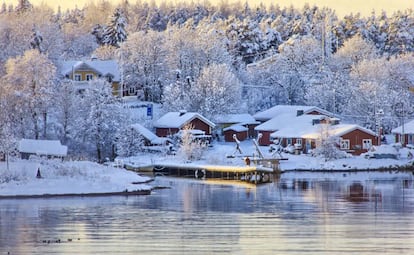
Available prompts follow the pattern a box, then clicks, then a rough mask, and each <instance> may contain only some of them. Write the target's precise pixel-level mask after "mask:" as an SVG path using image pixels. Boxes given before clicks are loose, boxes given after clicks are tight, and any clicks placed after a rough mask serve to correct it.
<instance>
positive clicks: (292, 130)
mask: <svg viewBox="0 0 414 255" xmlns="http://www.w3.org/2000/svg"><path fill="white" fill-rule="evenodd" d="M325 118H328V117H326V116H325V115H301V116H298V117H292V116H291V115H290V114H283V115H281V116H279V117H277V118H273V119H271V120H269V121H266V122H265V123H263V124H261V125H259V126H257V127H256V128H255V129H256V130H257V131H272V130H273V131H275V132H274V133H272V134H271V136H272V137H273V135H274V134H275V137H300V135H303V134H306V133H310V132H314V131H315V130H316V129H317V128H318V126H319V125H317V124H314V123H313V121H314V120H319V121H320V120H323V119H325Z"/></svg>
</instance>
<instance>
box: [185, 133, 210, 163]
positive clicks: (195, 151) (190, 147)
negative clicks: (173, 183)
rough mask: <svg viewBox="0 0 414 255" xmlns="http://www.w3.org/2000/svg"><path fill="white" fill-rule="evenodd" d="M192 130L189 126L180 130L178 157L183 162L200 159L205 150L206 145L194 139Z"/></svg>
mask: <svg viewBox="0 0 414 255" xmlns="http://www.w3.org/2000/svg"><path fill="white" fill-rule="evenodd" d="M193 129H194V127H193V126H191V125H187V126H185V127H184V128H183V129H182V135H181V137H180V147H179V149H178V156H179V157H182V158H183V159H184V160H185V161H192V160H199V159H201V157H202V156H203V153H204V151H205V150H206V149H207V144H205V143H203V142H202V141H200V140H196V139H194V136H193V134H192V133H191V130H193Z"/></svg>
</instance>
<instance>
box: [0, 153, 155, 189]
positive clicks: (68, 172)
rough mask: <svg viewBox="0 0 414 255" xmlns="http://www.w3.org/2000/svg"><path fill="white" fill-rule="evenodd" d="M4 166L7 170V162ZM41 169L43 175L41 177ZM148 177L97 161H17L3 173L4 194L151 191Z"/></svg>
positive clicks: (1, 186) (1, 178) (0, 165)
mask: <svg viewBox="0 0 414 255" xmlns="http://www.w3.org/2000/svg"><path fill="white" fill-rule="evenodd" d="M0 168H2V169H6V165H5V163H2V164H0ZM38 169H39V170H40V174H41V178H37V177H36V175H37V171H38ZM148 180H149V178H148V177H142V176H139V175H138V174H136V173H134V172H131V171H127V170H125V169H122V168H115V167H110V166H103V165H100V164H97V163H93V162H87V161H81V162H75V161H70V162H60V161H54V160H49V161H42V162H35V161H26V160H21V161H16V162H11V163H10V170H3V171H1V173H0V196H13V195H43V194H88V193H111V192H114V193H116V192H123V191H126V190H128V191H138V190H142V191H144V190H150V189H151V187H150V186H148V185H146V184H133V183H144V182H146V181H148Z"/></svg>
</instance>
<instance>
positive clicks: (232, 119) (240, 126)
mask: <svg viewBox="0 0 414 255" xmlns="http://www.w3.org/2000/svg"><path fill="white" fill-rule="evenodd" d="M215 124H216V125H217V126H218V128H219V129H220V131H222V134H223V135H224V139H225V141H227V142H232V141H233V134H236V135H237V137H238V139H239V140H241V141H242V140H244V139H247V138H249V137H250V138H251V137H256V133H255V130H254V128H255V127H256V126H257V125H258V124H260V122H258V121H256V120H255V119H254V118H253V116H252V115H250V114H248V113H241V114H223V115H219V116H216V121H215Z"/></svg>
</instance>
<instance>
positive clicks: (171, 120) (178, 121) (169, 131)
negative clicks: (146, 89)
mask: <svg viewBox="0 0 414 255" xmlns="http://www.w3.org/2000/svg"><path fill="white" fill-rule="evenodd" d="M154 127H155V133H156V135H157V136H160V137H167V136H171V135H174V134H176V133H178V132H179V131H180V130H182V129H184V128H186V127H190V128H191V129H195V130H201V131H203V132H204V134H205V135H211V133H212V130H213V128H214V127H215V124H214V123H213V122H211V121H210V120H208V119H207V118H205V117H204V116H202V115H201V114H199V113H196V112H186V111H180V112H169V113H166V114H165V115H164V116H162V117H161V118H159V119H158V120H157V121H156V122H155V123H154Z"/></svg>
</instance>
